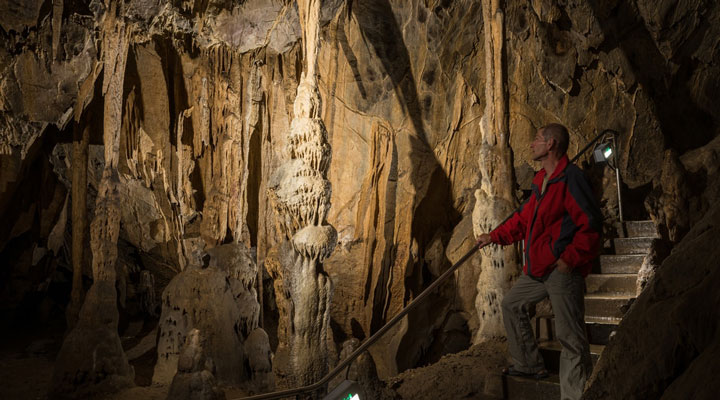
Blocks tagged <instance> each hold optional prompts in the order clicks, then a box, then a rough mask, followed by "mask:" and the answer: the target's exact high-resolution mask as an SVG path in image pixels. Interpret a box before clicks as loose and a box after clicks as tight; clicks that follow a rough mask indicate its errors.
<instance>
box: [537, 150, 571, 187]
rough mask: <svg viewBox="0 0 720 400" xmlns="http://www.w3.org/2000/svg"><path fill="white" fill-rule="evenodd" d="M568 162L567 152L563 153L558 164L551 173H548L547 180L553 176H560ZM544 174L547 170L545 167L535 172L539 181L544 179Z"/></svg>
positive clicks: (550, 179)
mask: <svg viewBox="0 0 720 400" xmlns="http://www.w3.org/2000/svg"><path fill="white" fill-rule="evenodd" d="M569 163H570V160H569V159H568V156H567V154H565V155H563V156H562V157H561V158H560V160H558V164H557V166H556V167H555V171H553V174H552V175H550V178H548V181H552V180H554V179H555V178H559V177H561V176H562V175H563V174H564V173H565V168H566V167H567V165H568V164H569ZM545 174H547V171H545V169H541V170H540V172H539V173H538V174H537V178H538V181H539V182H542V180H543V179H545Z"/></svg>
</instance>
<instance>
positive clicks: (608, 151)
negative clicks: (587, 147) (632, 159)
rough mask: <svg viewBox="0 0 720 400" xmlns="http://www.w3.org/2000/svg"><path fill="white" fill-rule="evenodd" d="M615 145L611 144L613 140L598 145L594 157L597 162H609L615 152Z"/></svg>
mask: <svg viewBox="0 0 720 400" xmlns="http://www.w3.org/2000/svg"><path fill="white" fill-rule="evenodd" d="M613 147H614V146H613V145H612V144H611V142H606V143H601V144H599V145H598V146H596V147H595V150H594V151H593V158H594V159H595V162H596V163H604V162H608V160H610V157H612V156H613V155H614V154H615V151H614V150H613Z"/></svg>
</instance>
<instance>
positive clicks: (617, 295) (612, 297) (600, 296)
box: [585, 293, 635, 300]
mask: <svg viewBox="0 0 720 400" xmlns="http://www.w3.org/2000/svg"><path fill="white" fill-rule="evenodd" d="M585 298H586V299H607V300H630V299H634V298H635V294H627V293H590V294H586V295H585Z"/></svg>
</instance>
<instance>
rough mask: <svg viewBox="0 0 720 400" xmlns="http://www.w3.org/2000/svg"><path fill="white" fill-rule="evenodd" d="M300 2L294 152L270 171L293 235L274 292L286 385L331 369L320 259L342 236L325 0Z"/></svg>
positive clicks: (284, 226)
mask: <svg viewBox="0 0 720 400" xmlns="http://www.w3.org/2000/svg"><path fill="white" fill-rule="evenodd" d="M298 10H299V11H300V23H301V26H302V32H303V49H304V55H305V59H306V60H307V68H306V70H305V71H304V72H303V74H302V77H301V79H300V83H299V85H298V88H297V97H296V99H295V103H294V105H293V111H294V118H293V120H292V122H291V124H290V134H289V138H288V142H287V146H288V147H287V153H288V155H289V156H290V160H289V161H287V162H286V163H285V164H284V165H282V166H281V167H280V169H279V170H278V171H276V173H275V174H274V175H273V177H271V179H270V180H271V182H270V188H269V195H270V197H271V198H272V199H273V203H274V207H275V209H276V212H277V213H278V215H279V217H280V221H281V222H280V226H279V228H280V230H281V231H282V232H283V233H284V234H285V235H286V237H287V238H288V239H289V241H290V246H289V247H288V246H285V247H284V248H285V249H286V251H289V252H290V253H291V254H288V255H287V256H288V257H286V258H284V259H283V260H282V261H280V262H278V263H276V264H275V266H274V267H273V268H274V269H273V273H274V274H276V275H278V276H282V278H281V280H280V282H281V283H280V284H279V285H276V291H279V292H281V293H278V294H277V296H278V297H279V298H282V299H284V301H286V302H289V304H287V305H285V306H281V307H279V308H280V311H281V317H280V318H281V320H282V321H281V325H282V327H281V329H279V330H280V331H281V338H280V341H281V343H280V347H279V348H278V354H282V356H280V357H279V358H280V359H282V360H284V361H286V362H287V365H284V366H283V365H277V366H276V371H281V372H279V373H278V375H279V377H280V380H281V382H282V383H283V384H284V385H286V386H289V385H293V384H295V385H307V384H310V383H313V382H315V381H317V380H318V379H320V378H321V377H322V376H323V375H324V374H325V373H326V372H327V367H328V361H329V357H328V342H327V340H328V334H329V323H330V320H329V306H330V298H331V282H330V279H329V278H328V276H327V275H326V274H325V273H324V272H322V269H321V265H322V262H323V261H324V260H325V259H326V258H327V257H328V256H329V255H330V253H331V252H332V251H333V249H334V247H335V243H336V241H337V233H336V231H335V229H334V228H333V227H332V226H330V225H327V223H326V217H327V212H328V210H329V208H330V193H331V189H330V182H329V181H328V180H327V169H328V166H329V163H330V156H331V149H330V144H329V142H328V139H327V131H326V130H325V125H324V124H323V121H322V119H321V118H320V112H321V98H320V93H319V91H318V88H317V77H316V72H315V71H316V63H317V50H318V48H317V47H318V42H317V38H318V35H319V15H320V1H318V0H299V1H298ZM290 249H291V250H290ZM271 264H273V263H272V262H271ZM278 286H280V287H278Z"/></svg>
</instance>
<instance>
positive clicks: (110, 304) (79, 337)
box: [51, 280, 135, 398]
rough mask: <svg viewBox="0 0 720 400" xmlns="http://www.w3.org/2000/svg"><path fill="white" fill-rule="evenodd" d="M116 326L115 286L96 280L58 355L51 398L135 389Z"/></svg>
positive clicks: (75, 396)
mask: <svg viewBox="0 0 720 400" xmlns="http://www.w3.org/2000/svg"><path fill="white" fill-rule="evenodd" d="M117 324H118V311H117V305H116V304H115V284H114V282H113V281H107V280H101V281H98V282H96V283H95V284H93V286H92V287H91V288H90V290H89V291H88V293H87V294H86V296H85V302H84V303H83V306H82V309H81V310H80V316H79V320H78V323H77V325H76V326H75V328H74V329H73V330H72V331H71V332H70V333H69V334H68V336H67V338H66V339H65V341H64V342H63V345H62V348H61V349H60V352H59V353H58V358H57V360H56V361H55V363H56V367H55V371H54V374H53V383H52V392H51V395H52V396H54V397H57V398H84V397H86V396H91V395H98V394H104V393H113V392H117V391H119V390H121V389H126V388H128V387H132V386H134V379H135V372H134V370H133V368H132V367H131V366H130V365H129V364H128V360H127V357H126V356H125V353H124V352H123V348H122V345H121V343H120V337H119V336H118V333H117ZM88 354H91V355H92V356H88Z"/></svg>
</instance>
